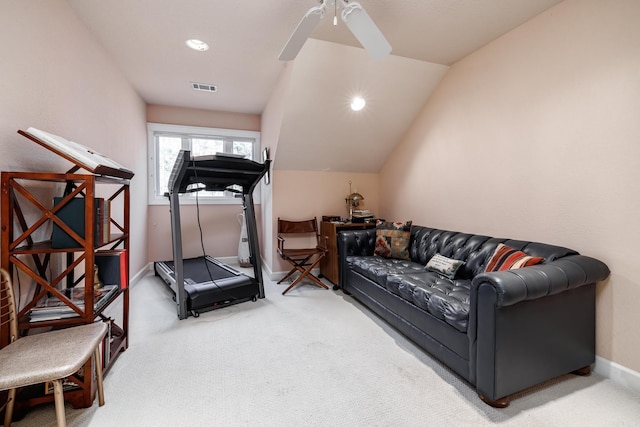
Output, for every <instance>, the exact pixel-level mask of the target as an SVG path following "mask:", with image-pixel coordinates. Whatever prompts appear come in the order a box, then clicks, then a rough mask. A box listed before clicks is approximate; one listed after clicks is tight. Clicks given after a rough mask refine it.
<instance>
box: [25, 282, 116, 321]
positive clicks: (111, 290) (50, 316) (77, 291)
mask: <svg viewBox="0 0 640 427" xmlns="http://www.w3.org/2000/svg"><path fill="white" fill-rule="evenodd" d="M118 289H119V288H118V286H116V285H106V286H103V287H102V288H100V289H94V291H93V298H94V301H93V309H94V311H98V310H100V309H101V308H102V307H104V306H105V304H107V302H109V301H110V300H111V298H112V297H113V295H114V294H116V293H117V292H118ZM60 292H61V293H62V294H63V295H64V296H65V297H66V298H67V299H68V300H69V301H70V302H71V303H72V304H73V305H75V306H76V307H78V308H79V309H80V310H83V311H84V286H76V287H75V288H65V289H61V290H60ZM76 316H78V313H77V312H76V311H75V310H74V309H73V308H71V306H69V305H68V303H67V302H66V301H63V300H61V299H60V298H58V297H56V296H53V295H52V296H50V297H47V298H43V299H41V300H40V301H38V303H37V304H36V305H35V307H33V308H32V309H31V312H30V313H29V321H30V322H44V321H47V320H58V319H68V318H71V317H76Z"/></svg>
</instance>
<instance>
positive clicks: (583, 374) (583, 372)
mask: <svg viewBox="0 0 640 427" xmlns="http://www.w3.org/2000/svg"><path fill="white" fill-rule="evenodd" d="M572 374H575V375H580V376H581V377H586V376H587V375H590V374H591V365H587V366H585V367H583V368H580V369H576V370H575V371H573V372H572Z"/></svg>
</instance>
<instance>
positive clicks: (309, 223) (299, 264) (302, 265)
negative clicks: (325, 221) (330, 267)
mask: <svg viewBox="0 0 640 427" xmlns="http://www.w3.org/2000/svg"><path fill="white" fill-rule="evenodd" d="M312 235H315V242H316V245H315V247H307V248H288V249H286V248H285V247H284V242H285V236H287V237H293V236H298V237H311V236H312ZM327 252H328V251H327V244H326V241H324V242H323V241H321V239H320V234H319V233H318V222H317V220H316V218H315V217H314V218H313V219H309V220H305V221H286V220H283V219H280V218H278V254H279V255H280V257H281V258H282V259H284V260H285V261H287V262H288V263H290V264H291V265H293V268H292V269H291V271H289V273H287V275H286V276H284V277H283V278H282V279H280V281H279V282H278V283H282V282H283V281H284V280H286V279H287V278H288V277H289V276H291V275H292V274H293V273H295V272H296V271H297V272H299V273H300V275H299V276H298V277H296V279H295V280H294V281H293V282H291V284H290V285H289V287H288V288H287V289H285V290H284V292H282V295H284V294H286V293H287V292H289V290H290V289H291V288H293V287H294V286H295V285H297V284H298V283H300V281H301V280H302V279H304V278H305V277H306V278H308V279H310V280H311V281H313V282H314V283H315V284H317V285H318V286H320V287H322V288H324V289H329V288H328V286H327V285H325V284H324V283H322V282H321V281H320V279H318V278H317V277H316V276H314V275H313V274H311V270H313V269H314V268H315V267H316V265H318V263H319V262H320V261H321V260H322V258H324V257H325V255H327Z"/></svg>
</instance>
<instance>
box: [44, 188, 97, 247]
mask: <svg viewBox="0 0 640 427" xmlns="http://www.w3.org/2000/svg"><path fill="white" fill-rule="evenodd" d="M62 199H63V197H54V198H53V204H54V206H56V205H58V204H59V203H60V202H61V201H62ZM103 200H104V199H96V200H95V213H94V218H95V220H94V224H95V231H94V242H95V245H96V246H97V245H99V244H101V243H103V242H104V234H101V230H103V227H104V226H101V224H104V221H103V218H104V215H108V213H106V212H104V213H103V212H102V210H103V209H104V206H105V203H104V201H103ZM85 202H86V199H85V198H84V197H74V198H73V199H71V200H69V201H68V202H67V204H65V205H64V206H63V207H62V208H60V210H59V211H58V212H57V213H56V216H57V217H58V218H60V219H61V220H62V221H63V222H64V223H65V224H66V225H67V226H68V227H69V228H70V229H71V230H73V231H74V232H75V233H76V234H78V236H80V237H81V238H83V239H84V238H85V236H84V225H85V224H84V221H85ZM51 246H52V247H53V248H55V249H70V248H81V247H82V245H81V244H80V243H78V242H77V241H76V240H75V239H74V238H72V237H71V236H70V235H69V234H68V233H67V232H66V231H64V230H63V229H62V228H61V227H60V226H58V224H56V223H55V222H54V223H53V231H52V233H51Z"/></svg>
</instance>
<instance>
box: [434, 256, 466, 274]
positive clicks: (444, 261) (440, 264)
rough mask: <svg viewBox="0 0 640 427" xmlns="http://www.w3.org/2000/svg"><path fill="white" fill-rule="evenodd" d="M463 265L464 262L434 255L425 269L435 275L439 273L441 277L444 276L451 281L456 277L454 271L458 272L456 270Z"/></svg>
mask: <svg viewBox="0 0 640 427" xmlns="http://www.w3.org/2000/svg"><path fill="white" fill-rule="evenodd" d="M463 265H464V261H460V260H457V259H451V258H447V257H446V256H442V255H440V254H435V255H434V256H432V257H431V259H430V260H429V262H428V263H427V269H428V270H431V271H435V272H436V273H440V274H442V275H443V276H446V277H448V278H449V279H452V280H453V278H454V277H455V275H456V271H458V269H459V268H460V267H462V266H463Z"/></svg>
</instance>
